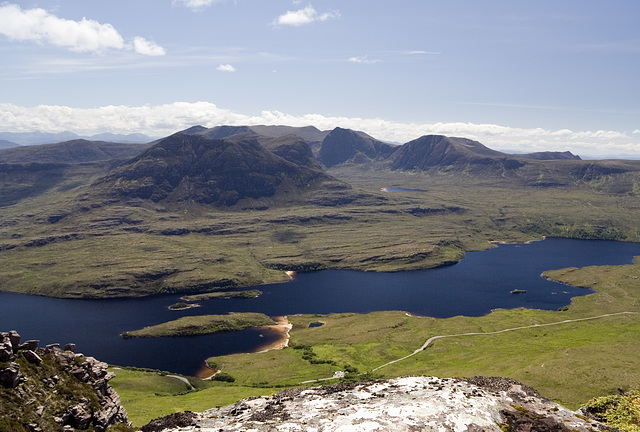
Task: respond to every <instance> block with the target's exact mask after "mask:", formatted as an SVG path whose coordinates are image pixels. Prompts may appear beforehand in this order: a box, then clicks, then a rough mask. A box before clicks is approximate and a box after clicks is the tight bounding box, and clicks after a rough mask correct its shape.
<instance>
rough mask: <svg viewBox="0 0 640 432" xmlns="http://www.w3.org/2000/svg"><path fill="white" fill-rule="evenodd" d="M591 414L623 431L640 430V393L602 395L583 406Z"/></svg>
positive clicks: (633, 431)
mask: <svg viewBox="0 0 640 432" xmlns="http://www.w3.org/2000/svg"><path fill="white" fill-rule="evenodd" d="M582 408H583V410H584V411H586V412H587V413H588V414H589V415H591V416H593V417H595V418H596V419H597V420H599V421H601V422H603V423H605V424H607V425H609V426H613V427H615V428H618V429H619V430H620V431H622V432H640V393H638V392H637V391H632V392H630V393H627V394H625V393H623V394H618V395H608V396H602V397H598V398H595V399H592V400H590V401H589V402H587V403H586V404H585V405H584V406H583V407H582Z"/></svg>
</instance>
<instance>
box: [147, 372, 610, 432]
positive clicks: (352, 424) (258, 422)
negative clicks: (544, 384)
mask: <svg viewBox="0 0 640 432" xmlns="http://www.w3.org/2000/svg"><path fill="white" fill-rule="evenodd" d="M165 419H166V423H165V424H163V422H162V420H163V419H158V420H155V421H154V422H153V423H152V424H149V425H148V426H147V427H145V428H143V430H144V431H145V432H155V431H163V430H164V431H175V432H177V431H180V432H189V431H200V432H213V431H215V432H218V431H225V432H230V431H247V432H249V431H275V430H281V431H288V432H293V431H306V432H312V431H324V432H327V431H495V432H504V431H527V432H529V431H567V432H568V431H583V432H584V431H598V430H606V429H607V428H606V427H605V426H604V425H602V424H601V423H598V422H595V421H590V420H588V419H586V418H585V417H584V416H578V415H576V414H575V413H574V412H572V411H570V410H568V409H566V408H564V407H562V406H560V405H558V404H556V403H554V402H551V401H549V400H547V399H544V398H542V397H541V396H540V395H539V394H538V393H537V392H536V391H535V390H533V389H531V388H529V387H526V386H524V385H522V384H519V383H517V382H515V381H513V380H508V379H504V378H484V377H477V378H473V379H469V380H458V379H439V378H430V377H406V378H397V379H392V380H389V381H371V382H364V383H353V384H351V383H343V384H336V385H332V386H323V387H317V388H310V389H304V388H301V389H290V390H285V391H282V392H280V393H278V394H276V395H274V396H272V397H268V398H267V397H258V398H250V399H246V400H243V401H240V402H238V403H236V404H234V405H230V406H227V407H223V408H216V409H211V410H208V411H205V412H203V413H200V414H192V413H189V415H186V416H183V417H181V418H180V419H178V418H176V417H175V415H174V416H170V417H167V418H165ZM163 428H166V429H163Z"/></svg>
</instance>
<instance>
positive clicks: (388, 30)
mask: <svg viewBox="0 0 640 432" xmlns="http://www.w3.org/2000/svg"><path fill="white" fill-rule="evenodd" d="M639 22H640V2H638V1H637V0H626V1H625V0H611V1H608V2H603V1H601V0H598V1H593V0H554V1H547V0H540V1H536V2H530V1H527V2H525V1H520V0H508V1H507V0H450V1H430V0H401V1H396V2H392V1H382V0H366V1H365V0H343V1H332V0H324V1H313V2H305V1H292V0H235V1H234V0H214V1H211V0H173V1H172V0H127V1H123V0H110V1H94V0H51V1H39V2H38V1H8V2H3V3H0V65H1V68H0V131H9V132H21V131H30V130H35V129H38V130H42V131H52V132H55V131H62V130H70V131H73V132H77V133H81V134H91V133H100V132H119V133H131V132H141V133H146V134H149V135H153V136H163V135H167V134H169V133H172V132H174V131H176V130H180V129H183V128H186V127H189V126H191V125H193V124H203V125H205V126H215V125H219V124H290V125H294V126H301V125H308V124H311V125H314V126H317V127H319V128H321V129H330V128H333V127H335V126H343V127H349V128H353V129H359V130H363V131H365V132H368V133H370V134H371V135H373V136H375V137H376V138H379V139H383V140H388V141H393V142H406V141H409V140H411V139H414V138H417V137H419V136H421V135H424V134H429V133H438V134H445V135H452V136H464V137H469V138H473V139H478V140H480V141H481V142H483V143H484V144H486V145H488V146H490V147H492V148H495V149H499V150H514V151H537V150H571V151H573V152H574V153H578V154H582V155H586V156H608V155H631V156H635V157H640V79H638V76H639V75H638V70H639V69H640V25H638V23H639Z"/></svg>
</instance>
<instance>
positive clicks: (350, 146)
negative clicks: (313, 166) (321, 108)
mask: <svg viewBox="0 0 640 432" xmlns="http://www.w3.org/2000/svg"><path fill="white" fill-rule="evenodd" d="M397 149H398V147H397V146H393V145H391V144H387V143H384V142H382V141H378V140H376V139H375V138H373V137H370V136H369V135H367V134H365V133H362V132H356V131H353V130H350V129H342V128H335V129H334V130H332V131H331V132H330V133H329V135H327V136H326V138H325V139H324V140H323V141H322V146H321V147H320V151H319V152H318V160H319V161H320V162H322V163H323V164H324V165H325V166H326V167H332V166H334V165H338V164H341V163H344V162H351V163H356V164H363V163H371V162H373V161H375V160H380V159H385V158H387V157H388V156H390V155H391V154H392V153H393V152H394V151H396V150H397Z"/></svg>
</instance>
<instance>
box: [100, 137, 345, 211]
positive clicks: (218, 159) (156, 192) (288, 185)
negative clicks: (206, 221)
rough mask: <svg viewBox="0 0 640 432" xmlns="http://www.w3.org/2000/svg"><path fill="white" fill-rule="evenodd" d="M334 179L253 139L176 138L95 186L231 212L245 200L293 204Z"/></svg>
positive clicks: (119, 195) (115, 194)
mask: <svg viewBox="0 0 640 432" xmlns="http://www.w3.org/2000/svg"><path fill="white" fill-rule="evenodd" d="M325 181H330V182H334V181H335V179H333V178H332V177H330V176H329V175H327V174H325V173H324V172H322V171H319V170H315V169H312V168H309V167H307V166H301V165H297V164H294V163H292V162H290V161H287V160H285V159H284V158H282V157H280V156H277V155H276V154H274V153H272V152H270V151H269V150H267V149H266V148H265V147H263V146H262V145H260V143H259V142H258V140H257V139H256V138H255V137H254V136H252V135H244V136H238V137H235V138H234V137H229V138H225V139H211V138H208V137H205V136H202V135H200V134H198V135H187V134H184V133H177V134H174V135H172V136H170V137H168V138H165V139H164V140H161V141H160V142H159V143H158V144H156V145H154V146H153V147H152V148H150V149H148V150H146V151H145V152H143V153H142V154H141V155H139V156H138V157H136V158H134V159H133V160H131V161H129V162H127V163H124V164H123V165H121V166H120V167H118V168H116V169H115V170H113V171H112V172H111V173H110V174H109V175H107V176H106V177H104V178H103V179H101V180H99V181H97V182H96V183H95V184H94V186H95V187H97V188H101V189H102V190H103V191H108V194H109V195H111V197H116V198H142V199H150V200H152V201H154V202H159V201H169V202H184V201H193V202H197V203H201V204H213V205H216V206H233V205H235V204H236V203H238V202H239V201H240V200H242V199H245V198H251V199H260V198H264V197H272V196H276V195H285V194H286V195H288V196H289V197H290V198H293V197H295V196H297V195H299V194H300V193H302V192H304V191H305V190H311V189H313V188H315V187H318V186H319V185H320V184H321V183H322V182H325Z"/></svg>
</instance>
